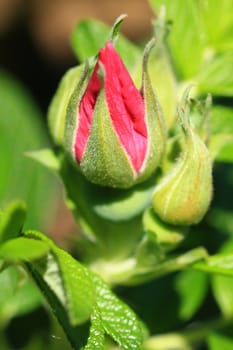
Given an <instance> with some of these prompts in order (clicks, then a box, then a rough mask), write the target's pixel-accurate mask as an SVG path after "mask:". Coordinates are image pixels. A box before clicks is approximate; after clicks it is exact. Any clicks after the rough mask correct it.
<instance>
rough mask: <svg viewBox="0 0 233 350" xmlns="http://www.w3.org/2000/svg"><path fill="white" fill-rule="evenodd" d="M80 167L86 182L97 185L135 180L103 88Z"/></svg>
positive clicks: (124, 184)
mask: <svg viewBox="0 0 233 350" xmlns="http://www.w3.org/2000/svg"><path fill="white" fill-rule="evenodd" d="M80 168H81V171H82V173H83V174H84V176H85V177H86V178H87V179H88V180H89V181H91V182H93V183H95V184H98V185H102V186H108V187H117V188H127V187H131V186H132V185H134V184H135V182H136V173H135V172H134V170H133V168H132V166H131V164H130V160H129V158H128V157H127V156H126V153H125V151H124V150H123V148H122V146H121V145H120V142H119V140H118V138H117V136H116V132H115V131H114V129H113V126H112V123H111V117H110V114H109V111H108V107H107V104H106V101H105V95H104V91H101V92H100V94H99V97H98V100H97V102H96V105H95V110H94V115H93V119H92V127H91V131H90V136H89V139H88V142H87V146H86V149H85V152H84V155H83V158H82V160H81V163H80Z"/></svg>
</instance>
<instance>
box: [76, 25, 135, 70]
mask: <svg viewBox="0 0 233 350" xmlns="http://www.w3.org/2000/svg"><path fill="white" fill-rule="evenodd" d="M109 32H110V27H109V26H107V25H105V24H103V23H101V22H99V21H96V20H88V19H86V20H82V21H80V22H79V23H78V24H77V25H76V27H75V28H74V31H73V33H72V36H71V45H72V48H73V50H74V52H75V54H76V56H77V58H78V59H79V60H80V61H81V62H83V61H85V60H86V59H87V58H88V57H92V56H96V55H97V54H98V52H99V49H100V48H101V47H104V45H105V43H106V41H107V40H108V37H109ZM116 49H117V51H118V52H119V53H120V55H121V58H122V60H123V62H124V63H125V65H126V66H127V68H128V69H130V68H132V65H133V64H134V63H135V62H136V61H137V59H138V58H139V56H140V50H139V49H138V48H137V47H136V46H135V45H133V44H132V43H131V42H130V41H129V40H127V39H126V38H124V37H123V36H122V35H121V36H120V38H119V40H118V41H117V43H116Z"/></svg>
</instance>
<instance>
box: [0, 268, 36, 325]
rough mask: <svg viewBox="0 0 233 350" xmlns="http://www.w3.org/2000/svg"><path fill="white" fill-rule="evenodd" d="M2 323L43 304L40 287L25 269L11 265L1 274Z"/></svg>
mask: <svg viewBox="0 0 233 350" xmlns="http://www.w3.org/2000/svg"><path fill="white" fill-rule="evenodd" d="M0 285H1V288H0V325H5V324H6V323H7V322H8V321H9V320H10V319H11V318H12V317H15V316H19V315H23V314H26V313H28V312H30V311H32V310H34V309H35V308H36V307H38V306H39V305H40V304H41V301H42V298H41V295H40V292H39V290H38V288H37V287H36V286H35V284H34V283H33V282H32V281H30V280H29V279H28V278H27V276H26V275H25V273H24V271H21V270H19V269H18V268H16V267H14V266H11V267H8V268H7V269H5V270H4V271H2V273H1V274H0Z"/></svg>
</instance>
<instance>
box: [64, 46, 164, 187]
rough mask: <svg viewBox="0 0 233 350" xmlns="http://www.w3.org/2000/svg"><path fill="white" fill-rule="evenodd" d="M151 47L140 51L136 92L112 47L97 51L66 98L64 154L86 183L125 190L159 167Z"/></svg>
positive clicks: (160, 138) (160, 132) (160, 135)
mask: <svg viewBox="0 0 233 350" xmlns="http://www.w3.org/2000/svg"><path fill="white" fill-rule="evenodd" d="M152 45H153V43H152V42H151V43H149V44H148V45H147V47H146V49H145V53H144V58H143V73H142V89H141V91H139V90H138V89H137V88H136V87H135V85H134V83H133V81H132V79H131V77H130V75H129V73H128V71H127V69H126V67H125V66H124V64H123V62H122V60H121V58H120V56H119V55H118V53H117V52H116V51H115V48H114V46H113V44H112V42H110V41H109V42H107V43H106V45H105V47H104V48H103V49H101V50H100V52H99V56H98V60H97V62H96V64H95V67H94V69H93V71H92V72H91V76H90V69H86V73H84V75H83V77H82V78H81V79H80V81H79V83H78V84H77V86H76V88H75V89H74V92H73V94H72V96H71V98H70V101H69V105H68V108H67V115H66V125H65V144H66V150H67V151H68V153H69V154H70V155H71V157H72V159H73V160H74V162H75V163H76V164H77V165H78V167H79V169H80V171H81V172H82V173H83V175H84V176H85V177H86V178H87V179H88V180H89V181H91V182H93V183H95V184H98V185H102V186H109V187H117V188H128V187H131V186H133V185H134V184H136V183H139V182H142V181H144V180H146V179H147V178H148V177H149V176H150V175H151V174H152V173H153V172H154V170H155V169H156V167H157V166H158V165H159V164H160V161H161V157H162V155H163V152H164V147H165V141H166V130H165V126H164V119H163V115H162V111H161V108H160V106H159V103H158V100H157V97H156V95H155V93H154V91H153V88H152V85H151V81H150V78H149V76H148V71H147V61H148V56H149V52H150V49H151V47H152Z"/></svg>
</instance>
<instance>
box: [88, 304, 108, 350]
mask: <svg viewBox="0 0 233 350" xmlns="http://www.w3.org/2000/svg"><path fill="white" fill-rule="evenodd" d="M104 333H105V332H104V328H103V326H102V320H101V318H100V314H99V312H98V311H97V310H94V313H93V314H92V315H91V327H90V332H89V337H88V340H87V345H86V346H85V347H84V350H102V349H104V340H105V337H104Z"/></svg>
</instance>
